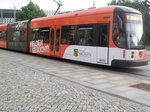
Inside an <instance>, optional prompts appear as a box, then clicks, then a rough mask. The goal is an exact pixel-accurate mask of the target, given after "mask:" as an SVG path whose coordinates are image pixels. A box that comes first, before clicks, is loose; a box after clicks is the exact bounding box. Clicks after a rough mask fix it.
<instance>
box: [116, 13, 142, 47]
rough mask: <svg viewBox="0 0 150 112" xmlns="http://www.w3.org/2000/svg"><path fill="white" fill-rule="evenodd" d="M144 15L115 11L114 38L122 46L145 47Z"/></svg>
mask: <svg viewBox="0 0 150 112" xmlns="http://www.w3.org/2000/svg"><path fill="white" fill-rule="evenodd" d="M142 35H143V22H142V16H141V15H139V14H132V13H115V15H114V23H113V40H114V43H115V44H116V45H117V46H118V47H120V48H127V49H144V45H143V41H142Z"/></svg>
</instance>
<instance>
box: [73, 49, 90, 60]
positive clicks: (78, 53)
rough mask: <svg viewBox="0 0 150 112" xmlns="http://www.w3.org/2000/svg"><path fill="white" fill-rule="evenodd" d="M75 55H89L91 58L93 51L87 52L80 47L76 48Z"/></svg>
mask: <svg viewBox="0 0 150 112" xmlns="http://www.w3.org/2000/svg"><path fill="white" fill-rule="evenodd" d="M74 56H75V57H78V56H79V57H87V58H90V57H91V53H90V52H87V51H85V50H80V49H74Z"/></svg>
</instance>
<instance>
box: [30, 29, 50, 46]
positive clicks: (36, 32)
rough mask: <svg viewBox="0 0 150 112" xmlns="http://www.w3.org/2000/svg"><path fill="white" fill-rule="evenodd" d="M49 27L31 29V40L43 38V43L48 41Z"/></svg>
mask: <svg viewBox="0 0 150 112" xmlns="http://www.w3.org/2000/svg"><path fill="white" fill-rule="evenodd" d="M49 33H50V28H40V29H38V28H35V29H33V30H32V40H43V43H49Z"/></svg>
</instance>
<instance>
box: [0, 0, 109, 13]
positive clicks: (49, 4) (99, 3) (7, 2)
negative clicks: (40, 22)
mask: <svg viewBox="0 0 150 112" xmlns="http://www.w3.org/2000/svg"><path fill="white" fill-rule="evenodd" d="M29 1H30V0H0V9H14V4H15V7H16V9H21V7H23V6H26V5H27V4H28V3H29ZM110 1H111V0H95V2H96V7H103V6H107V3H109V2H110ZM32 2H34V3H35V4H37V5H38V6H39V7H40V8H41V9H43V10H56V9H57V4H56V3H55V2H54V1H53V0H32ZM61 2H62V3H63V6H62V7H61V11H73V10H80V9H87V8H90V7H92V6H93V0H61Z"/></svg>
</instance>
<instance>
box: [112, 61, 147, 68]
mask: <svg viewBox="0 0 150 112" xmlns="http://www.w3.org/2000/svg"><path fill="white" fill-rule="evenodd" d="M111 65H112V66H115V67H134V66H145V65H148V61H147V60H113V61H112V63H111Z"/></svg>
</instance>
